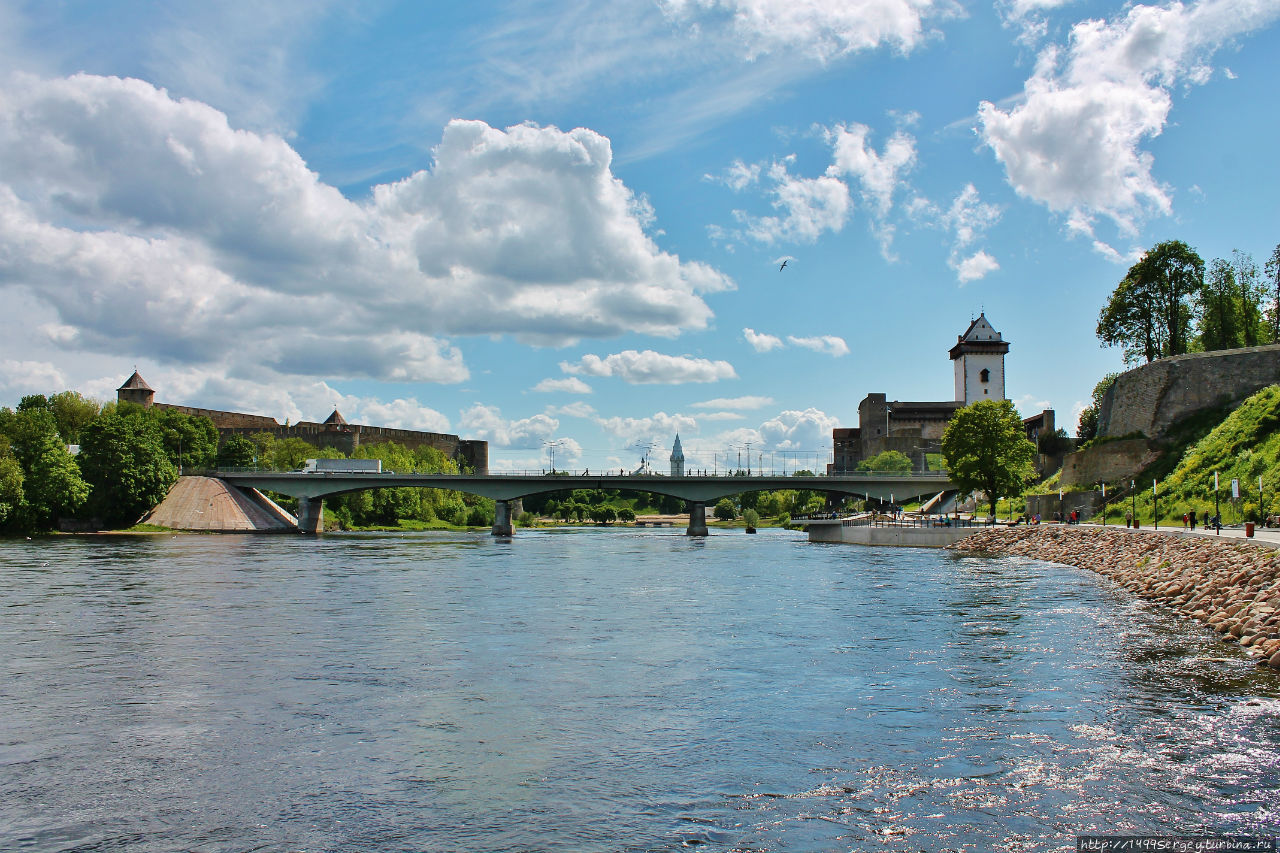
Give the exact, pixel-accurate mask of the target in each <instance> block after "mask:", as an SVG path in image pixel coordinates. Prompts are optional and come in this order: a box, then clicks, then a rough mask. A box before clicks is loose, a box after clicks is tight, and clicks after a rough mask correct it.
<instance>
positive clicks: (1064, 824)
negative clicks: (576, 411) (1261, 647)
mask: <svg viewBox="0 0 1280 853" xmlns="http://www.w3.org/2000/svg"><path fill="white" fill-rule="evenodd" d="M0 606H2V607H3V615H2V616H0V661H2V664H0V666H3V674H4V677H3V679H2V680H0V766H2V769H3V772H2V773H0V849H3V850H11V849H30V850H41V851H44V850H68V851H69V850H79V851H89V850H93V851H111V850H128V851H173V850H199V851H251V850H252V851H298V850H307V851H363V850H368V851H375V850H376V851H447V850H492V851H526V850H548V851H552V850H555V851H559V850H565V851H569V850H572V851H594V850H599V851H614V850H626V851H649V850H655V851H656V850H674V849H688V848H690V847H698V848H699V849H702V850H714V851H748V850H749V851H764V850H770V851H773V850H777V851H827V850H831V851H835V850H884V851H916V850H927V851H943V850H1008V851H1031V850H1061V849H1066V848H1068V847H1071V846H1072V843H1073V838H1074V836H1075V835H1076V834H1078V833H1107V834H1158V833H1179V834H1202V833H1239V834H1260V835H1275V834H1280V797H1277V794H1276V788H1277V782H1280V764H1278V759H1280V726H1278V725H1277V720H1278V718H1280V701H1277V698H1276V697H1277V696H1280V676H1277V675H1276V674H1273V673H1271V672H1267V671H1262V670H1259V669H1258V668H1257V667H1255V666H1253V665H1252V663H1251V662H1250V661H1249V660H1248V659H1246V658H1245V657H1244V656H1243V655H1242V654H1241V653H1240V652H1239V650H1238V649H1236V648H1235V647H1234V646H1229V645H1226V644H1224V643H1222V642H1221V641H1220V640H1218V639H1217V637H1216V635H1214V634H1212V633H1211V632H1208V631H1206V630H1204V629H1202V628H1200V627H1197V626H1195V625H1194V624H1191V623H1188V622H1185V621H1183V620H1181V619H1179V618H1177V617H1174V616H1172V615H1169V614H1167V613H1163V612H1161V611H1159V610H1156V609H1153V608H1151V607H1150V606H1149V605H1147V604H1145V603H1142V602H1139V601H1136V600H1134V599H1133V598H1131V597H1130V596H1129V595H1128V594H1127V593H1125V592H1124V591H1123V590H1118V589H1116V588H1114V587H1113V586H1112V585H1111V584H1110V583H1109V582H1107V581H1106V580H1104V579H1101V578H1099V577H1098V576H1096V575H1094V574H1092V573H1089V572H1085V571H1080V570H1076V569H1072V568H1068V567H1063V566H1057V565H1052V564H1047V563H1042V562H1036V561H1029V560H1025V559H1015V558H1010V559H996V560H991V559H978V558H962V557H956V556H953V555H949V554H944V553H940V552H937V551H924V550H909V549H870V548H860V547H856V546H840V545H812V544H809V543H808V542H806V541H804V539H803V538H802V537H800V536H799V535H798V534H794V533H786V532H782V531H762V533H761V534H760V535H758V536H745V535H742V534H741V533H719V534H718V535H713V536H711V537H709V538H708V539H706V540H690V539H688V538H686V537H684V536H682V535H681V531H678V530H676V531H667V530H642V531H627V530H608V531H606V530H594V529H579V530H572V531H563V532H552V531H546V532H526V531H521V532H520V534H519V535H518V536H517V537H516V538H515V539H514V540H513V541H495V540H493V539H492V538H491V537H489V536H486V535H467V534H413V535H395V534H387V535H327V536H324V537H322V538H319V539H309V538H306V537H287V536H162V537H147V538H135V537H120V538H113V537H84V538H73V537H59V538H57V539H54V540H50V541H34V542H6V543H0Z"/></svg>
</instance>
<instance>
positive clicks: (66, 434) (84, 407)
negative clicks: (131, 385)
mask: <svg viewBox="0 0 1280 853" xmlns="http://www.w3.org/2000/svg"><path fill="white" fill-rule="evenodd" d="M49 411H51V412H53V419H54V420H55V421H56V422H57V424H58V434H59V435H61V436H62V440H63V441H65V442H66V443H67V444H79V443H80V430H82V429H83V428H84V425H85V424H87V423H89V422H90V421H92V420H93V419H94V418H96V417H98V415H100V414H101V413H102V404H101V403H99V402H98V401H97V400H90V399H89V398H88V397H85V396H84V395H82V394H80V393H79V392H78V391H63V392H62V393H60V394H54V395H53V396H52V397H50V398H49Z"/></svg>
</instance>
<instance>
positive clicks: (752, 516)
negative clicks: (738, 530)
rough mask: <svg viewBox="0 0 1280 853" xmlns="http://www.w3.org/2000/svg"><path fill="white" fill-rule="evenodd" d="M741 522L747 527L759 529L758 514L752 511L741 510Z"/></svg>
mask: <svg viewBox="0 0 1280 853" xmlns="http://www.w3.org/2000/svg"><path fill="white" fill-rule="evenodd" d="M742 520H743V521H744V522H746V524H747V527H759V526H760V513H758V512H756V511H755V510H754V509H748V510H743V512H742Z"/></svg>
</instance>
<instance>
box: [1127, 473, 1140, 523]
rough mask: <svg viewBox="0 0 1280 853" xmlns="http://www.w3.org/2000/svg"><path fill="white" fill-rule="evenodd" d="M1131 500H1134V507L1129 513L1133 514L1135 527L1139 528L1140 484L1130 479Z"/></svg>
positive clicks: (1132, 504)
mask: <svg viewBox="0 0 1280 853" xmlns="http://www.w3.org/2000/svg"><path fill="white" fill-rule="evenodd" d="M1129 500H1130V501H1131V502H1132V503H1131V506H1132V507H1133V508H1132V509H1131V510H1130V511H1129V514H1130V515H1132V516H1133V529H1134V530H1137V529H1138V526H1139V525H1138V484H1137V483H1136V482H1134V481H1133V480H1130V481H1129Z"/></svg>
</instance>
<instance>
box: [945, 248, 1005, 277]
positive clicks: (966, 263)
mask: <svg viewBox="0 0 1280 853" xmlns="http://www.w3.org/2000/svg"><path fill="white" fill-rule="evenodd" d="M948 264H949V265H950V266H951V268H952V269H954V270H955V271H956V278H957V279H959V280H960V282H961V283H962V284H963V283H965V282H969V281H975V280H976V279H980V278H983V277H985V276H986V275H987V273H991V272H995V271H996V270H998V269H1000V263H999V262H998V261H997V260H996V259H995V258H993V257H991V256H990V255H988V254H987V253H986V252H985V251H979V252H975V253H974V254H972V255H970V256H969V257H967V258H960V257H957V256H952V258H951V260H950V261H948Z"/></svg>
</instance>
